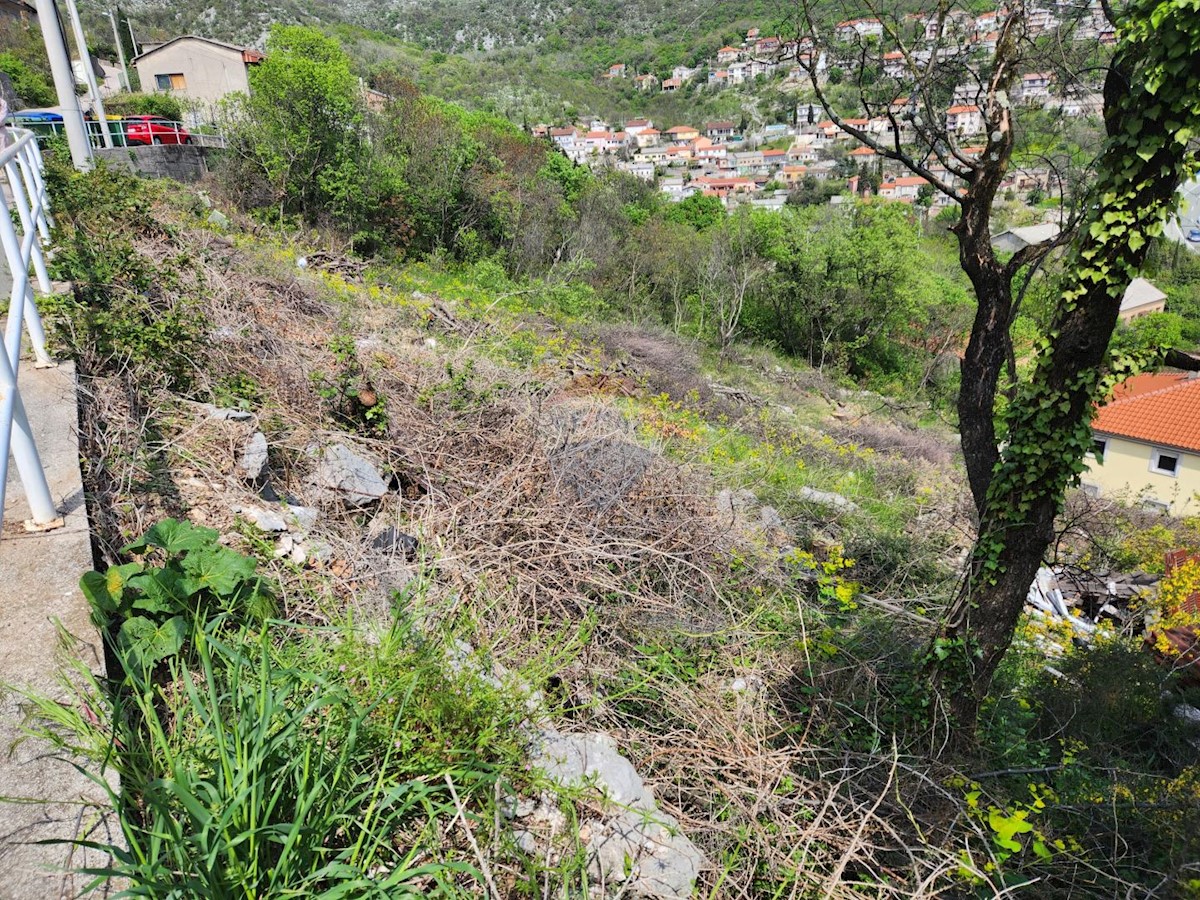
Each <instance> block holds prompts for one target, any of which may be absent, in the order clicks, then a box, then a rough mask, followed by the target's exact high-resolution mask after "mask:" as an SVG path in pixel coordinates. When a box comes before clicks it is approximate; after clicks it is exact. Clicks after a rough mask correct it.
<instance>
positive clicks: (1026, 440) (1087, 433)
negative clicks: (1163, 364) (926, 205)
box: [931, 0, 1200, 726]
mask: <svg viewBox="0 0 1200 900" xmlns="http://www.w3.org/2000/svg"><path fill="white" fill-rule="evenodd" d="M1118 24H1119V26H1120V34H1119V44H1118V48H1117V52H1116V56H1115V58H1114V60H1113V65H1112V67H1111V69H1110V70H1109V73H1108V76H1107V79H1106V81H1105V91H1104V93H1105V112H1104V118H1105V125H1106V128H1107V131H1108V141H1107V143H1106V146H1105V149H1104V151H1103V153H1102V154H1101V156H1100V159H1099V160H1098V162H1097V177H1096V183H1095V190H1094V196H1095V198H1096V203H1095V205H1094V207H1093V208H1092V209H1091V211H1090V215H1089V217H1088V221H1087V223H1086V227H1084V228H1083V229H1082V230H1081V238H1080V239H1079V241H1078V243H1077V245H1076V246H1075V247H1074V248H1073V253H1072V256H1071V259H1070V262H1069V263H1068V265H1067V267H1066V275H1065V277H1064V280H1063V290H1062V293H1061V295H1060V297H1059V302H1058V304H1057V306H1056V308H1055V310H1054V316H1053V320H1052V322H1051V325H1050V328H1049V329H1048V331H1047V332H1046V336H1045V337H1044V338H1042V339H1041V341H1040V342H1039V345H1038V347H1037V358H1036V361H1035V364H1034V368H1033V371H1032V373H1031V375H1030V377H1029V378H1028V379H1027V380H1026V382H1025V383H1023V384H1021V385H1020V386H1019V387H1018V390H1017V394H1016V399H1015V400H1014V401H1013V402H1012V403H1010V404H1009V406H1008V408H1007V411H1006V413H1005V415H1004V417H1003V420H1002V426H1003V432H1002V433H1003V434H1004V436H1005V437H1006V438H1007V443H1006V446H1005V448H1004V450H1003V452H1000V451H999V450H997V452H996V457H995V463H994V465H993V466H992V467H991V468H990V470H989V471H987V472H986V473H985V477H986V488H985V494H984V497H983V502H982V503H981V504H980V522H979V531H978V538H977V540H976V543H975V546H974V548H973V550H972V554H971V559H970V565H969V571H968V577H967V578H966V579H965V581H964V583H963V587H962V590H961V591H960V593H959V595H958V597H957V598H956V600H955V602H954V604H953V605H952V607H951V609H950V610H949V613H948V615H947V618H946V620H945V622H944V624H943V626H942V628H941V631H940V633H939V635H938V637H937V638H936V640H935V642H934V645H933V652H932V653H931V667H932V670H933V672H934V675H935V684H937V685H938V686H939V687H941V688H942V689H943V692H944V694H945V696H946V697H947V699H948V702H949V706H950V709H951V711H952V712H953V714H954V715H955V717H956V718H957V720H958V721H959V722H961V723H963V724H965V725H967V726H970V725H972V724H973V723H974V722H975V719H976V716H977V714H978V709H979V704H980V703H981V702H982V700H983V698H984V697H985V696H986V694H987V692H988V690H989V688H990V685H991V681H992V676H993V675H994V673H995V671H996V668H997V666H998V665H999V663H1000V660H1001V659H1002V658H1003V656H1004V653H1005V651H1006V650H1007V649H1008V646H1009V644H1010V642H1011V641H1012V637H1013V634H1014V631H1015V629H1016V625H1017V621H1018V618H1019V617H1020V614H1021V610H1022V609H1023V607H1024V601H1025V595H1026V593H1027V591H1028V589H1029V585H1030V583H1031V582H1032V580H1033V576H1034V574H1035V573H1036V571H1037V568H1038V566H1039V565H1040V564H1041V561H1042V557H1043V555H1044V553H1045V551H1046V549H1047V547H1048V546H1049V544H1050V542H1051V540H1052V539H1053V535H1054V520H1055V517H1056V516H1057V514H1058V512H1059V510H1060V508H1061V505H1062V502H1063V497H1064V494H1065V492H1066V489H1067V487H1068V486H1069V485H1070V484H1072V483H1075V482H1076V481H1077V480H1078V478H1079V474H1080V473H1081V472H1082V471H1083V468H1084V462H1083V460H1084V455H1085V454H1086V453H1087V452H1088V450H1089V449H1090V448H1091V446H1092V440H1091V427H1090V423H1091V417H1092V415H1093V411H1094V409H1095V402H1096V400H1097V399H1098V398H1099V397H1102V396H1103V395H1104V393H1105V391H1106V389H1107V388H1108V387H1109V386H1110V385H1111V384H1112V383H1113V382H1114V381H1116V380H1117V379H1119V378H1120V377H1121V376H1122V375H1124V374H1127V373H1129V372H1131V371H1135V370H1136V369H1137V368H1139V367H1140V366H1141V365H1144V364H1148V363H1151V362H1153V359H1152V358H1147V357H1145V356H1141V357H1140V358H1139V357H1138V356H1134V357H1129V356H1117V357H1112V356H1110V354H1109V342H1110V339H1111V337H1112V333H1113V330H1114V328H1115V326H1116V324H1117V314H1118V311H1119V309H1120V306H1121V300H1122V297H1123V296H1124V292H1125V289H1126V287H1127V286H1128V284H1129V282H1130V280H1131V279H1132V278H1133V277H1135V276H1136V275H1137V274H1138V272H1139V270H1140V268H1141V266H1142V263H1143V261H1144V260H1145V257H1146V253H1147V250H1148V248H1149V241H1150V239H1151V237H1152V236H1153V235H1155V234H1157V233H1158V232H1159V231H1160V230H1161V228H1162V223H1163V221H1164V220H1165V218H1166V216H1167V215H1168V214H1169V213H1170V212H1171V211H1172V209H1173V208H1174V206H1175V204H1176V202H1177V197H1176V190H1177V189H1178V187H1179V184H1180V183H1181V181H1183V180H1185V179H1187V178H1189V177H1191V175H1193V174H1194V172H1195V170H1196V166H1197V160H1196V155H1195V152H1194V150H1193V149H1192V147H1191V145H1190V142H1191V140H1192V138H1193V136H1194V135H1195V134H1196V133H1197V132H1198V131H1200V15H1197V7H1196V2H1195V0H1134V2H1133V3H1131V4H1130V6H1129V7H1127V8H1126V10H1125V11H1124V15H1123V17H1122V19H1121V20H1120V21H1119V23H1118ZM1159 355H1160V356H1161V354H1159ZM1176 356H1178V355H1177V354H1176ZM1173 361H1177V360H1173Z"/></svg>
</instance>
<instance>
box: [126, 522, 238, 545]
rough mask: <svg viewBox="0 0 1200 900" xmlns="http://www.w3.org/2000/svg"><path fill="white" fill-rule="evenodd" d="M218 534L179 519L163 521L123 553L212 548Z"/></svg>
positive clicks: (212, 530)
mask: <svg viewBox="0 0 1200 900" xmlns="http://www.w3.org/2000/svg"><path fill="white" fill-rule="evenodd" d="M216 542H217V532H216V531H215V530H214V529H212V528H201V527H200V526H198V525H193V524H192V523H191V522H184V521H180V520H179V519H163V520H162V521H161V522H159V523H157V524H156V525H155V526H154V527H153V528H151V529H150V530H149V531H147V532H146V533H145V534H144V535H143V536H142V538H141V539H140V540H137V541H134V542H133V543H132V544H128V545H126V546H124V547H122V548H121V552H122V553H144V552H145V551H146V549H147V548H148V547H159V548H161V549H163V550H166V551H167V552H168V553H171V554H178V553H184V552H186V551H189V550H200V549H203V548H205V547H212V546H214V545H215V544H216Z"/></svg>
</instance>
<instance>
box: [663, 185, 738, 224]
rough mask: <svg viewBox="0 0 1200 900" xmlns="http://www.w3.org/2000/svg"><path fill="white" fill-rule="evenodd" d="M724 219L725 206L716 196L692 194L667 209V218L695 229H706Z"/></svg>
mask: <svg viewBox="0 0 1200 900" xmlns="http://www.w3.org/2000/svg"><path fill="white" fill-rule="evenodd" d="M724 219H725V207H724V206H722V205H721V201H720V200H719V199H717V198H716V197H710V196H708V195H706V194H700V193H696V194H692V195H691V196H690V197H685V198H684V199H683V200H680V201H679V202H678V203H676V204H675V205H674V206H671V207H669V208H668V209H667V220H668V221H670V222H677V223H679V224H680V225H691V226H692V227H693V228H695V229H696V230H697V231H707V230H708V229H709V228H712V227H713V226H714V225H719V224H720V223H721V222H722V221H724Z"/></svg>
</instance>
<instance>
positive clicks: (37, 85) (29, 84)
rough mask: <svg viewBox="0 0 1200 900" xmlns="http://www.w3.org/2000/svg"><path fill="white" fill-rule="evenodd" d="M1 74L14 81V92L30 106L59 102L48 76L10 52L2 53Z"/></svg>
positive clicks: (0, 57)
mask: <svg viewBox="0 0 1200 900" xmlns="http://www.w3.org/2000/svg"><path fill="white" fill-rule="evenodd" d="M0 72H4V73H5V74H6V75H8V77H9V78H11V79H12V84H13V91H15V92H16V95H17V96H18V97H20V98H21V99H22V100H24V101H25V103H26V105H28V106H51V105H52V104H54V103H57V102H58V97H57V96H56V95H55V93H54V88H52V87H51V86H50V83H49V82H48V81H46V76H45V75H43V74H42V73H41V72H38V71H36V70H35V69H33V68H31V67H30V66H29V65H28V64H26V63H25V62H22V61H21V60H20V59H18V58H17V57H16V55H15V54H13V53H12V52H9V51H5V52H3V53H0Z"/></svg>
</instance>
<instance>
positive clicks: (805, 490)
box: [796, 487, 859, 512]
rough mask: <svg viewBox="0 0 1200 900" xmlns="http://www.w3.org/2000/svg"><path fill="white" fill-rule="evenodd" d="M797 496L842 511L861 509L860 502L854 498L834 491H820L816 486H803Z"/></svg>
mask: <svg viewBox="0 0 1200 900" xmlns="http://www.w3.org/2000/svg"><path fill="white" fill-rule="evenodd" d="M796 496H798V497H799V498H800V499H801V500H807V501H809V502H810V503H816V504H818V505H820V506H827V507H831V508H832V509H838V510H841V511H842V512H858V509H859V506H858V504H857V503H855V502H854V501H853V500H850V499H849V498H847V497H843V496H842V495H841V494H835V493H834V492H833V491H818V490H817V489H816V488H810V487H802V488H800V490H798V491H797V492H796Z"/></svg>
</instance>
